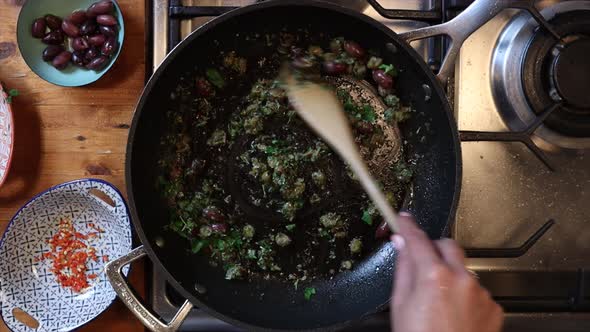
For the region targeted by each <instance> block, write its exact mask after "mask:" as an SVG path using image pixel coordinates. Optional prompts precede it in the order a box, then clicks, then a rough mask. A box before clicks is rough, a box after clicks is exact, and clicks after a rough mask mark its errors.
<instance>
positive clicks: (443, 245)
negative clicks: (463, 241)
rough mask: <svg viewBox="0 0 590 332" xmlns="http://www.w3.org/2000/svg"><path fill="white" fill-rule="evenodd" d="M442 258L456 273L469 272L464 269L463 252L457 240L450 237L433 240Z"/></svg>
mask: <svg viewBox="0 0 590 332" xmlns="http://www.w3.org/2000/svg"><path fill="white" fill-rule="evenodd" d="M434 245H435V246H436V247H437V249H438V252H439V253H440V255H441V257H442V259H443V260H444V261H445V262H446V263H447V265H448V266H449V267H450V268H451V269H453V271H455V272H457V273H469V272H467V269H465V252H464V251H463V249H461V247H459V245H457V242H455V241H453V240H451V239H440V240H438V241H435V242H434Z"/></svg>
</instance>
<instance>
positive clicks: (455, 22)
mask: <svg viewBox="0 0 590 332" xmlns="http://www.w3.org/2000/svg"><path fill="white" fill-rule="evenodd" d="M507 8H519V9H526V10H527V11H529V12H530V13H531V14H532V15H533V17H534V18H535V19H536V20H537V21H538V22H539V23H541V24H542V25H544V26H545V24H546V23H547V22H546V21H545V20H544V19H543V17H542V16H541V14H540V13H539V11H538V10H537V9H536V8H535V0H475V2H473V3H472V4H471V5H470V6H469V7H467V8H466V9H465V10H464V11H463V12H461V14H459V15H458V16H457V17H455V18H454V19H452V20H450V21H448V22H445V23H443V24H440V25H434V26H429V27H424V28H421V29H416V30H413V31H409V32H405V33H402V34H400V37H401V38H402V39H404V40H405V41H406V42H408V43H409V42H412V41H415V40H420V39H424V38H430V37H435V36H443V35H444V36H448V37H449V38H450V39H451V43H450V46H449V50H448V51H447V54H446V55H445V58H444V59H443V63H442V66H441V68H440V70H439V72H438V75H437V77H438V79H439V81H440V82H441V83H442V84H443V85H445V86H446V85H447V83H448V81H449V78H450V77H451V76H452V73H453V71H454V66H455V60H456V59H457V56H458V55H459V50H460V49H461V46H462V45H463V42H464V41H465V40H466V39H467V38H468V37H469V36H470V35H471V34H472V33H473V32H474V31H475V30H477V29H479V28H480V27H481V26H483V25H484V24H485V23H486V22H488V21H489V20H491V19H492V18H494V17H495V16H496V15H497V14H498V13H499V12H501V11H502V10H504V9H507Z"/></svg>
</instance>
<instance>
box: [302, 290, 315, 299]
mask: <svg viewBox="0 0 590 332" xmlns="http://www.w3.org/2000/svg"><path fill="white" fill-rule="evenodd" d="M315 293H316V291H315V288H313V287H307V288H305V290H304V291H303V296H304V297H305V299H306V300H307V301H309V300H311V297H312V296H314V295H315Z"/></svg>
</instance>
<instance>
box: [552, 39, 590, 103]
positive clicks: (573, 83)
mask: <svg viewBox="0 0 590 332" xmlns="http://www.w3.org/2000/svg"><path fill="white" fill-rule="evenodd" d="M552 55H553V57H554V60H553V65H552V67H551V72H552V75H551V76H552V83H553V84H552V85H554V86H555V88H556V91H557V93H558V94H559V96H561V98H562V99H563V100H564V101H565V102H566V103H568V104H570V105H572V106H574V107H576V108H582V109H586V111H587V112H590V91H588V89H589V88H590V60H589V59H588V56H590V37H585V36H575V37H570V38H564V40H563V42H561V43H559V44H558V45H557V46H556V47H554V48H553V51H552ZM550 95H551V97H552V98H554V94H551V93H550Z"/></svg>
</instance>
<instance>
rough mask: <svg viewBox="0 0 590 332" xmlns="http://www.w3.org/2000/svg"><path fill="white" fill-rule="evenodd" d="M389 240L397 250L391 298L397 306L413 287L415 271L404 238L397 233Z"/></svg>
mask: <svg viewBox="0 0 590 332" xmlns="http://www.w3.org/2000/svg"><path fill="white" fill-rule="evenodd" d="M391 240H392V242H393V245H394V247H395V249H396V251H397V260H396V263H395V273H394V278H393V290H392V291H393V293H392V298H393V305H394V306H398V305H399V304H401V303H403V302H404V301H405V299H406V298H407V297H408V295H409V294H410V293H411V291H412V289H413V288H414V280H415V279H416V278H415V273H416V272H415V267H414V265H413V262H412V260H411V258H410V256H409V255H408V251H407V249H406V248H405V240H404V239H403V238H402V237H401V236H400V235H399V234H395V235H393V236H392V237H391Z"/></svg>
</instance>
